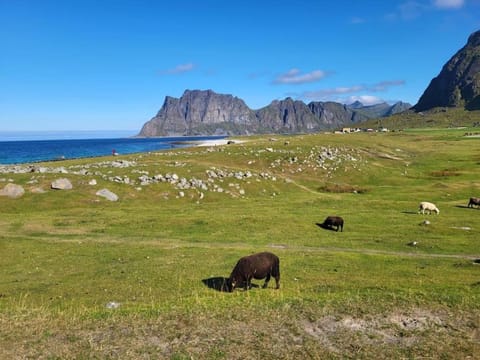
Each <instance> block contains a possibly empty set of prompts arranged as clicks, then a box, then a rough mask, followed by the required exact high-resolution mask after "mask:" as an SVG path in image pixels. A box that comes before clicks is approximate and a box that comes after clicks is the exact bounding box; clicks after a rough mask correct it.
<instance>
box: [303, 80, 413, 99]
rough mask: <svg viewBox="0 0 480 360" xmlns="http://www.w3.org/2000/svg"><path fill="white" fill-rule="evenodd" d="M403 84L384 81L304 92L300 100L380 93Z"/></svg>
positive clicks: (402, 82) (398, 81)
mask: <svg viewBox="0 0 480 360" xmlns="http://www.w3.org/2000/svg"><path fill="white" fill-rule="evenodd" d="M404 84H405V81H404V80H385V81H380V82H378V83H376V84H372V85H353V86H344V87H337V88H331V89H321V90H315V91H305V92H304V93H303V94H302V98H305V99H310V100H320V99H327V98H329V97H332V96H335V95H343V94H351V93H358V92H360V91H369V92H382V91H387V90H388V89H389V88H390V87H392V86H402V85H404Z"/></svg>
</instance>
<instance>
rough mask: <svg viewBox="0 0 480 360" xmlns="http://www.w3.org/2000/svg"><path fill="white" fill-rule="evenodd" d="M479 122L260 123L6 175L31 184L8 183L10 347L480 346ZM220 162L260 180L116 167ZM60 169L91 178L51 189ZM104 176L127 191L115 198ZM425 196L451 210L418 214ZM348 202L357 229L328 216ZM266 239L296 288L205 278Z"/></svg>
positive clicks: (88, 351) (247, 354)
mask: <svg viewBox="0 0 480 360" xmlns="http://www.w3.org/2000/svg"><path fill="white" fill-rule="evenodd" d="M465 131H474V128H472V129H467V130H465V129H430V130H427V129H411V130H406V131H402V132H395V133H386V134H385V133H381V134H380V133H372V134H350V135H333V134H314V135H299V136H285V137H284V136H276V140H277V141H272V139H270V138H268V137H249V138H244V139H243V140H245V141H246V142H245V143H242V144H235V145H228V146H223V147H216V148H212V149H206V148H200V147H199V148H192V149H184V150H180V151H168V152H162V153H152V154H136V155H132V156H125V157H121V159H126V160H135V161H136V165H135V166H132V167H128V168H113V167H111V166H109V165H108V164H107V165H101V163H103V162H104V161H106V160H113V159H114V158H105V159H84V160H75V161H64V162H55V163H51V164H43V165H45V166H50V167H57V166H64V167H65V168H67V169H69V170H70V171H74V170H75V169H77V170H78V166H80V165H82V164H98V165H97V166H96V167H95V169H94V170H92V173H91V174H89V175H76V174H72V173H69V174H66V175H64V174H62V175H61V176H60V175H59V174H53V173H51V172H47V173H42V174H37V173H27V174H0V180H1V179H2V178H4V179H5V180H6V179H12V180H13V181H14V182H15V183H17V184H20V185H22V186H24V187H25V189H26V193H25V195H24V196H23V197H21V198H19V199H8V198H5V197H0V209H2V210H1V211H2V212H1V214H2V216H1V217H0V226H1V228H2V232H1V233H0V253H1V256H0V275H1V276H0V329H1V330H0V358H45V359H56V358H102V359H103V358H119V359H120V358H121V359H129V358H130V359H136V358H166V359H187V358H201V359H246V358H267V359H280V358H281V359H297V358H314V359H325V358H365V359H370V358H421V357H427V358H445V359H447V358H452V359H454V358H469V357H470V358H475V357H476V356H477V354H478V351H479V350H480V317H479V315H478V313H479V310H480V265H479V264H477V263H476V260H478V259H480V251H479V247H478V239H479V238H478V230H479V229H478V227H479V224H480V223H479V216H480V210H479V209H470V208H467V207H466V205H467V203H468V198H469V197H470V196H479V195H480V182H478V179H479V177H478V176H479V174H480V172H479V170H478V164H479V163H480V139H478V138H468V137H465V136H464V133H465ZM285 140H288V142H289V143H288V144H285ZM267 148H269V150H266V149H267ZM325 149H328V151H330V152H332V153H336V155H335V158H334V159H333V160H331V159H330V160H329V159H325V153H324V151H325ZM270 150H273V151H270ZM320 156H323V159H321V158H320ZM118 159H119V157H116V158H115V160H118ZM339 159H341V161H339ZM212 168H216V169H221V170H223V171H225V172H226V173H228V172H230V171H233V172H238V171H243V172H246V171H250V172H251V173H252V174H253V176H252V177H250V178H245V179H241V180H240V179H236V178H235V177H228V176H227V177H224V178H217V179H215V180H213V181H212V182H210V183H209V189H210V190H208V191H202V192H203V193H204V197H203V198H201V197H200V191H198V190H192V189H187V190H183V191H184V195H185V196H184V197H180V196H179V190H178V189H176V188H175V187H174V186H172V185H170V184H167V183H158V184H151V185H148V186H140V185H139V184H138V182H137V183H136V184H134V185H127V184H119V183H116V182H113V181H110V180H109V179H108V178H109V177H112V176H122V177H124V176H128V177H129V178H130V179H132V180H136V179H137V178H138V176H140V173H139V171H142V172H146V171H148V174H149V176H153V175H155V174H158V173H161V174H166V173H176V174H178V175H179V176H180V177H185V178H187V179H191V178H196V179H202V180H204V181H208V180H207V175H206V171H207V170H209V169H212ZM95 171H96V172H97V173H96V174H95ZM261 174H268V175H261ZM58 177H67V178H69V179H70V180H71V181H72V183H73V184H74V189H73V190H70V191H52V190H49V184H50V182H51V181H52V180H54V179H55V178H58ZM91 178H95V179H96V180H97V181H98V185H97V186H90V185H88V181H89V180H90V179H91ZM32 180H35V181H36V183H35V184H34V185H32V184H31V183H30V182H31V181H32ZM0 184H2V183H0ZM213 184H215V185H216V186H218V187H221V188H223V189H224V191H223V192H214V191H212V189H213ZM0 186H1V185H0ZM33 186H40V187H43V188H44V189H45V190H47V192H46V193H44V194H35V193H32V192H30V189H31V188H32V187H33ZM104 187H106V188H108V189H110V190H111V191H113V192H115V193H117V194H118V195H119V197H120V201H118V202H116V203H112V202H108V201H106V200H104V199H102V198H98V197H97V196H96V195H95V192H96V191H97V190H98V189H100V188H104ZM138 188H141V189H140V190H139V189H138ZM240 190H242V191H240ZM424 200H425V201H432V202H434V203H436V204H437V206H438V207H439V208H440V214H439V215H438V216H437V215H420V214H417V207H418V203H419V202H420V201H424ZM333 214H337V215H341V216H342V217H344V219H345V227H344V231H343V232H335V231H328V230H324V229H322V228H321V227H319V226H318V224H319V223H321V222H322V221H323V219H324V218H325V217H326V216H327V215H333ZM426 219H428V220H429V221H430V224H429V225H423V221H424V220H426ZM412 241H416V242H417V245H416V246H409V245H408V244H409V243H410V242H412ZM265 250H266V251H272V252H274V253H276V254H277V255H278V256H279V257H280V261H281V289H280V290H274V289H273V285H272V284H270V287H269V288H268V289H267V290H262V289H261V288H259V287H254V288H253V289H251V290H249V291H247V292H244V291H243V290H237V291H235V292H233V293H225V292H219V291H216V290H214V289H212V288H209V287H208V286H206V285H205V284H204V282H203V281H202V280H204V281H205V280H207V279H214V278H223V277H227V276H228V275H229V273H230V271H231V270H232V268H233V266H234V265H235V263H236V261H237V260H238V259H239V258H240V257H241V256H244V255H247V254H250V253H253V252H257V251H265ZM254 283H255V284H256V285H261V284H262V283H263V282H261V281H254ZM110 302H115V303H118V304H119V306H118V308H115V309H111V308H108V307H107V304H108V303H110ZM18 339H22V341H19V340H18Z"/></svg>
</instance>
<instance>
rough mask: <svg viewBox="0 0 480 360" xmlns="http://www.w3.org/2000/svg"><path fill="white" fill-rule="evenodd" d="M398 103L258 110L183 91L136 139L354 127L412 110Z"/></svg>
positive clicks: (226, 97) (288, 103) (278, 104)
mask: <svg viewBox="0 0 480 360" xmlns="http://www.w3.org/2000/svg"><path fill="white" fill-rule="evenodd" d="M410 107H411V105H410V104H408V103H403V102H397V103H395V104H394V105H388V104H387V103H381V104H376V105H373V106H364V105H363V104H362V103H360V102H356V103H354V104H353V105H352V106H351V107H350V106H349V105H345V104H340V103H336V102H320V101H312V102H310V103H308V104H305V103H304V102H303V101H301V100H294V99H292V98H290V97H287V98H285V99H283V100H273V101H272V102H271V103H270V104H269V105H267V106H264V107H262V108H260V109H258V110H253V109H250V108H249V107H248V106H247V105H246V104H245V102H244V101H243V100H242V99H240V98H238V97H236V96H233V95H231V94H218V93H216V92H214V91H213V90H185V92H184V93H183V95H182V96H181V97H180V98H174V97H171V96H166V97H165V100H164V103H163V105H162V107H161V108H160V110H159V111H158V112H157V114H156V115H155V116H154V117H153V118H152V119H150V120H149V121H147V122H146V123H145V124H144V125H143V127H142V129H141V130H140V132H139V134H138V136H140V137H152V136H178V135H190V136H191V135H250V134H264V133H302V132H316V131H321V130H331V129H335V128H339V127H344V126H352V125H354V124H356V123H358V122H361V121H365V120H368V119H372V118H376V117H381V116H388V115H391V114H392V113H398V112H401V111H404V110H407V109H408V108H410Z"/></svg>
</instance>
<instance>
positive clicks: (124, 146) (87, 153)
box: [0, 132, 225, 165]
mask: <svg viewBox="0 0 480 360" xmlns="http://www.w3.org/2000/svg"><path fill="white" fill-rule="evenodd" d="M108 136H110V137H108ZM128 136H132V134H131V133H128V135H127V132H123V133H122V132H68V133H62V132H53V133H52V132H49V133H46V132H32V133H25V132H21V133H20V132H15V133H13V132H8V133H6V132H0V164H4V165H6V164H23V163H32V162H39V161H52V160H59V159H76V158H85V157H96V156H106V155H112V153H113V152H115V153H118V154H133V153H141V152H148V151H158V150H168V149H174V148H181V147H188V146H192V145H191V144H188V143H186V142H188V141H202V140H212V139H223V138H225V136H195V137H184V136H180V137H164V138H133V137H128Z"/></svg>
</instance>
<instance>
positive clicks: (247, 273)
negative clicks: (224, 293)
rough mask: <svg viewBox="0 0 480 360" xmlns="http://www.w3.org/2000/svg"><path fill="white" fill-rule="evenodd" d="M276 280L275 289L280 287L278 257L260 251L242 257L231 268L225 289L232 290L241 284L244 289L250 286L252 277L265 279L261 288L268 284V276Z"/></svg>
mask: <svg viewBox="0 0 480 360" xmlns="http://www.w3.org/2000/svg"><path fill="white" fill-rule="evenodd" d="M271 276H273V277H274V278H275V282H276V285H277V286H276V289H278V288H280V259H279V258H278V256H276V255H274V254H272V253H270V252H261V253H257V254H253V255H249V256H245V257H242V258H241V259H240V260H238V262H237V265H235V267H234V268H233V270H232V273H231V274H230V277H229V278H228V280H227V289H228V291H230V292H232V291H233V290H234V289H235V288H236V287H237V286H240V285H242V284H243V287H244V289H245V290H247V289H249V288H251V281H252V279H257V280H260V279H264V278H266V279H265V283H264V284H263V288H266V287H267V286H268V282H269V281H270V277H271Z"/></svg>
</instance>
